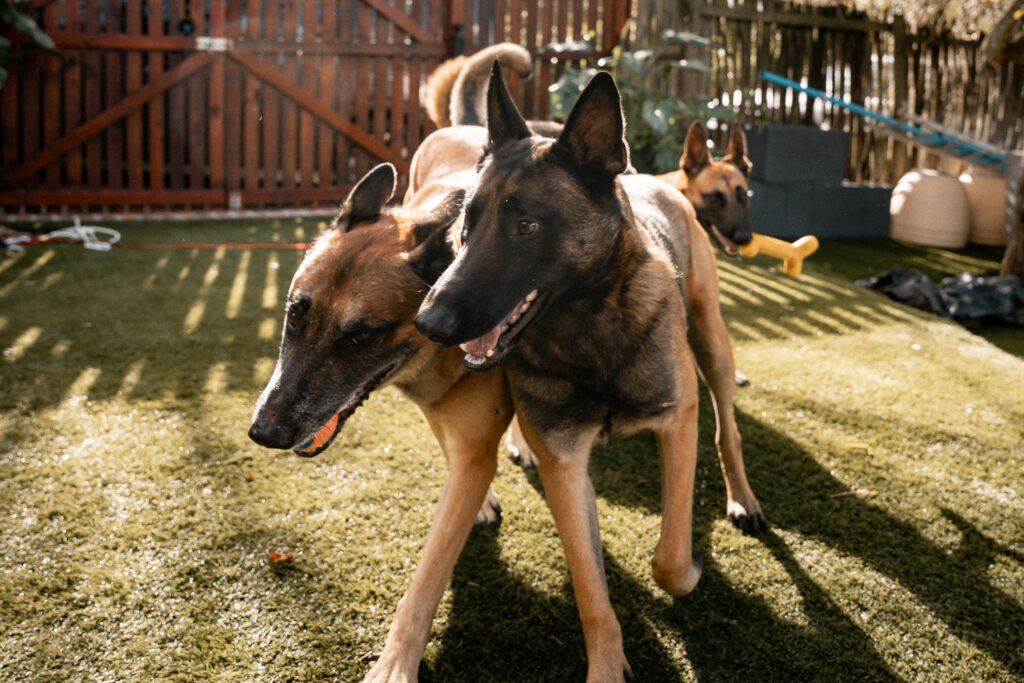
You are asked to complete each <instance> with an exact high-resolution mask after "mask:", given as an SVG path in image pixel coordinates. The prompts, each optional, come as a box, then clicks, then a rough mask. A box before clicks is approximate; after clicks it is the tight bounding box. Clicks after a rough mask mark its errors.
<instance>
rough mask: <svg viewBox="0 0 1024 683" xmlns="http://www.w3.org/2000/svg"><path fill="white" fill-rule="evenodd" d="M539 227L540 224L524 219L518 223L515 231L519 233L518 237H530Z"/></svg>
mask: <svg viewBox="0 0 1024 683" xmlns="http://www.w3.org/2000/svg"><path fill="white" fill-rule="evenodd" d="M539 227H540V223H538V222H537V221H531V220H525V219H524V220H521V221H519V225H518V226H516V229H517V230H518V231H519V234H520V235H532V234H533V233H535V232H537V228H539Z"/></svg>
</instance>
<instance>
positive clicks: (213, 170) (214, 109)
mask: <svg viewBox="0 0 1024 683" xmlns="http://www.w3.org/2000/svg"><path fill="white" fill-rule="evenodd" d="M207 2H208V3H209V7H210V35H211V36H213V37H215V38H224V37H225V26H226V24H227V2H226V0H207ZM224 62H225V58H224V55H223V54H221V55H218V56H217V59H215V60H214V61H213V63H212V64H211V65H210V77H209V83H208V86H209V89H208V90H207V106H206V111H207V114H206V116H207V121H208V124H207V128H208V130H209V141H208V144H207V150H206V153H207V156H208V159H209V172H210V176H209V182H210V187H211V188H219V187H223V186H224V137H225V132H224V88H225V81H224Z"/></svg>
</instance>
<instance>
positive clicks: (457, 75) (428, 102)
mask: <svg viewBox="0 0 1024 683" xmlns="http://www.w3.org/2000/svg"><path fill="white" fill-rule="evenodd" d="M495 59H497V60H498V62H499V63H500V64H501V65H502V66H504V67H506V68H509V69H512V70H513V71H515V72H516V74H518V75H519V76H521V77H527V76H529V75H530V73H531V72H532V71H533V58H532V57H531V55H530V53H529V52H528V51H527V50H526V49H525V48H523V47H521V46H519V45H516V44H514V43H499V44H497V45H491V46H489V47H486V48H484V49H483V50H480V51H479V52H477V53H475V54H473V55H471V56H465V55H460V56H458V57H453V58H452V59H449V60H447V61H445V62H443V63H442V64H441V65H440V66H439V67H437V68H436V69H435V70H434V71H433V73H431V74H430V76H429V77H428V78H427V84H426V87H425V94H424V98H423V102H424V104H423V107H424V108H425V109H426V110H427V116H429V117H430V120H431V121H433V122H434V125H436V126H437V127H438V128H446V127H448V126H451V125H459V124H462V123H473V124H478V125H480V124H485V123H486V120H485V119H483V118H482V117H481V116H480V115H479V114H480V113H482V112H484V111H485V110H486V99H487V77H488V75H489V74H490V70H491V64H492V63H493V61H494V60H495ZM467 99H468V100H471V101H470V102H467V101H466V100H467ZM467 105H469V106H467ZM467 117H468V120H467Z"/></svg>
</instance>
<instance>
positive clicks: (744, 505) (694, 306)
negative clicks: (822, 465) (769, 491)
mask: <svg viewBox="0 0 1024 683" xmlns="http://www.w3.org/2000/svg"><path fill="white" fill-rule="evenodd" d="M705 252H708V253H705ZM694 261H695V263H697V264H700V265H701V267H700V268H699V270H700V272H702V273H703V277H701V278H697V277H696V276H691V277H690V278H689V279H688V280H687V282H686V291H687V298H688V302H687V315H688V316H689V321H690V326H689V328H688V336H689V341H690V347H691V348H692V349H693V353H694V355H695V356H696V360H697V365H698V366H699V367H700V371H701V375H702V376H703V378H704V381H705V382H707V385H708V388H709V389H710V391H711V402H712V405H713V406H714V409H715V425H716V432H715V445H716V447H717V448H718V462H719V464H720V465H721V466H722V474H723V475H724V477H725V493H726V514H727V515H728V517H729V521H731V522H732V523H733V525H734V526H735V527H736V528H738V529H739V530H740V531H742V532H743V533H745V534H757V533H760V532H761V531H762V530H764V529H765V528H767V526H768V523H767V522H766V521H765V518H764V513H763V512H761V504H760V503H758V502H757V498H756V497H755V496H754V492H753V491H752V490H751V488H750V484H749V483H748V482H747V474H746V470H745V469H744V467H743V448H742V446H741V443H740V432H739V428H738V427H737V426H736V415H735V412H734V410H733V398H734V397H735V395H736V365H735V362H734V360H733V355H732V346H731V344H730V343H729V333H728V331H727V329H726V327H725V321H724V320H723V319H722V311H721V308H720V307H719V304H718V277H717V273H716V271H715V265H714V262H713V260H712V256H711V254H710V247H707V248H706V249H704V250H702V251H701V250H697V249H694ZM695 270H698V269H695Z"/></svg>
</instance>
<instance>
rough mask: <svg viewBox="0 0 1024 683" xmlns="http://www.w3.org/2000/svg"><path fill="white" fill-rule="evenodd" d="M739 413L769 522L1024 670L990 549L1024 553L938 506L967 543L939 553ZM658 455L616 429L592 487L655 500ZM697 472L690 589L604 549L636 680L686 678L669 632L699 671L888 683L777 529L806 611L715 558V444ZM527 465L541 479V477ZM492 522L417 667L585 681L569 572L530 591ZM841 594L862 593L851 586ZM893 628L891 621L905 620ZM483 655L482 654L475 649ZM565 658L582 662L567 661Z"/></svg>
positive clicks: (718, 495) (466, 675) (1023, 643)
mask: <svg viewBox="0 0 1024 683" xmlns="http://www.w3.org/2000/svg"><path fill="white" fill-rule="evenodd" d="M705 403H706V402H705ZM707 412H710V411H707ZM738 419H739V424H740V430H741V433H743V435H744V441H745V445H746V446H747V454H748V457H747V470H748V473H749V476H750V479H751V485H752V486H753V488H754V490H755V492H756V493H757V494H758V496H759V498H760V500H761V503H762V505H763V506H764V509H765V511H766V514H767V516H768V519H769V522H770V524H771V525H772V527H773V529H784V530H787V531H791V532H796V533H799V534H801V535H803V536H806V537H808V538H811V539H815V540H817V541H820V542H822V543H824V544H826V545H828V546H829V547H830V548H832V549H833V550H835V551H837V552H838V553H840V554H842V555H846V556H852V557H856V558H859V559H860V560H861V561H862V562H863V563H864V564H865V565H867V566H868V567H870V568H871V569H872V570H874V571H876V572H878V573H880V574H882V575H884V576H886V577H888V578H890V579H891V580H893V581H894V582H895V583H897V584H898V585H900V586H901V587H902V588H904V589H905V590H907V591H909V592H910V593H912V594H913V595H914V597H915V599H916V600H917V601H919V602H920V603H921V604H922V605H924V606H925V607H926V608H927V609H928V610H930V611H931V613H933V614H934V615H936V616H937V617H938V618H939V619H941V620H942V621H943V622H944V623H945V624H946V627H947V628H948V629H949V631H950V632H951V633H953V634H954V635H955V636H957V637H958V638H960V639H962V640H964V641H966V642H968V643H972V644H973V645H975V646H976V647H977V648H979V649H980V650H983V651H984V652H986V653H987V654H988V655H990V656H991V657H992V658H993V659H995V660H997V661H999V662H1001V663H1002V664H1003V665H1005V666H1006V667H1007V669H1008V670H1010V671H1014V672H1020V671H1024V655H1022V653H1024V635H1022V633H1021V632H1020V630H1019V629H1015V628H1014V627H1013V626H1012V625H1014V624H1021V623H1024V608H1022V606H1021V605H1020V604H1018V603H1017V602H1016V601H1015V600H1014V599H1013V598H1011V597H1010V596H1009V595H1007V594H1006V593H1005V592H1003V591H1002V590H1000V589H999V588H997V587H995V586H993V585H992V584H991V583H990V582H989V580H988V578H987V576H986V570H987V567H988V565H989V564H990V563H991V561H992V560H993V559H994V558H995V557H996V556H998V555H1006V556H1009V557H1011V558H1013V559H1015V560H1016V561H1021V559H1022V558H1021V556H1020V553H1018V552H1016V551H1014V550H1013V549H1011V548H1007V547H1005V546H1002V545H1000V544H998V543H996V542H994V541H992V540H991V539H989V538H987V537H986V536H985V535H984V534H982V533H981V532H980V531H978V530H977V529H976V528H975V527H974V526H972V525H971V524H970V523H969V522H967V521H966V520H965V519H964V518H963V517H961V516H960V515H959V514H957V513H956V512H954V511H952V510H948V509H944V510H943V514H944V515H945V517H946V518H947V519H948V520H949V521H950V522H951V523H952V524H953V525H954V526H955V527H956V528H957V529H959V530H960V531H961V533H962V534H963V538H962V541H961V543H960V547H959V548H958V549H957V550H955V551H954V552H952V553H948V552H947V550H946V549H945V548H942V547H939V546H938V545H936V544H935V543H934V542H932V541H931V540H929V539H927V538H925V537H924V536H922V535H921V533H920V532H919V531H918V530H917V529H915V528H914V527H913V526H912V525H911V524H909V523H908V522H906V521H903V520H901V519H899V518H897V517H895V516H894V515H893V514H890V513H889V512H887V511H886V510H885V509H884V508H882V507H881V506H879V505H877V504H875V503H873V502H871V501H868V500H864V499H861V498H858V497H855V496H842V497H841V498H836V497H834V494H837V493H844V492H848V491H849V489H848V488H847V487H846V486H844V485H843V484H842V483H841V482H840V481H838V480H837V479H836V478H835V477H834V476H832V475H831V474H830V473H829V471H828V470H827V469H826V468H825V467H823V466H822V465H821V464H820V463H819V462H817V461H816V460H815V459H814V458H813V457H812V456H811V455H810V454H809V453H808V452H806V451H805V450H803V449H802V448H800V446H798V445H797V444H796V443H795V442H793V441H792V440H790V439H788V438H787V437H786V436H784V435H783V434H780V433H779V432H777V431H776V430H774V429H772V428H770V427H768V426H766V425H765V424H763V423H761V422H759V421H757V420H755V419H753V418H751V417H750V416H749V415H745V414H742V413H740V414H739V415H738ZM823 419H827V416H825V417H823ZM709 433H713V417H711V416H710V415H709V414H702V425H701V434H702V435H703V434H709ZM657 463H658V458H657V453H656V448H655V445H654V442H653V439H651V438H649V437H644V436H640V437H634V438H630V439H624V440H615V441H613V442H611V443H610V444H609V445H608V446H606V447H601V448H598V449H595V452H594V455H593V458H592V465H591V475H592V477H593V480H594V485H595V488H596V490H597V494H598V496H599V497H602V498H604V499H606V500H608V501H610V502H613V503H615V504H617V505H627V506H631V507H635V508H639V509H643V510H645V511H651V512H656V511H657V510H658V508H659V507H660V473H659V471H658V465H657ZM698 469H699V471H698V477H697V482H698V489H699V490H698V493H697V502H696V505H695V521H694V540H695V548H696V549H697V552H701V551H702V547H704V548H705V550H703V554H704V558H705V568H704V575H703V576H702V578H701V581H700V583H699V584H698V586H697V589H696V590H695V592H694V593H692V594H691V595H689V596H687V597H685V598H682V599H679V600H675V601H671V600H669V599H667V597H666V596H665V595H664V594H661V593H656V594H652V592H651V591H650V590H649V588H648V585H649V584H648V585H644V584H641V583H640V582H639V581H638V580H637V577H635V576H633V575H631V574H630V573H629V572H628V571H625V570H623V569H622V568H621V566H620V565H619V564H618V563H617V562H616V560H615V558H614V557H611V556H609V555H608V554H607V553H606V555H605V566H606V570H607V574H608V581H609V587H610V592H611V596H612V602H613V605H615V607H616V609H617V612H618V615H619V619H620V622H621V624H622V628H623V637H624V640H625V645H626V655H627V657H628V658H629V661H630V664H631V665H632V667H633V669H634V672H635V673H636V674H637V676H638V680H658V681H663V680H664V681H672V680H680V678H681V672H679V671H678V670H677V669H676V666H677V665H676V664H674V663H673V659H672V657H671V656H670V654H669V653H667V652H666V651H665V646H664V644H663V642H662V641H660V640H659V635H660V634H661V633H663V632H666V631H668V632H674V633H676V634H677V635H678V637H679V639H680V640H681V641H682V642H683V643H685V650H686V652H685V660H686V661H688V662H689V664H690V666H692V668H693V672H694V674H695V675H696V677H697V679H698V680H719V679H722V678H734V677H752V678H759V677H762V678H763V677H768V678H786V679H795V680H812V679H827V678H836V677H838V678H842V679H864V680H897V679H898V676H897V675H896V674H894V673H893V671H892V670H891V668H890V666H889V664H888V663H887V662H886V660H885V658H884V657H883V655H882V654H881V653H880V652H879V651H878V650H877V648H876V645H875V644H874V642H873V640H872V638H873V636H872V635H871V634H869V633H867V632H866V631H865V630H864V628H862V627H861V626H860V625H859V624H858V623H856V622H855V621H854V620H853V619H852V618H851V616H850V615H849V612H850V611H851V609H856V608H855V607H853V608H851V607H850V606H849V605H846V606H845V607H844V606H842V605H840V604H839V603H838V602H837V595H836V594H835V589H832V588H830V587H829V586H828V585H821V584H819V582H818V580H816V579H815V578H814V577H813V576H812V575H811V573H810V572H809V571H808V570H807V568H805V567H804V565H803V564H802V561H801V559H800V558H799V557H797V556H796V555H795V554H794V552H793V550H792V549H791V547H790V546H789V545H787V543H786V542H785V541H784V540H783V539H782V538H781V537H780V536H779V535H778V534H777V533H776V532H775V531H774V530H773V529H769V531H768V532H766V533H765V534H763V535H761V536H760V537H759V539H758V540H759V541H760V543H762V544H763V545H764V547H765V548H766V549H767V550H768V551H769V552H770V553H771V555H772V556H773V558H774V559H775V561H777V562H778V563H779V564H780V565H781V566H782V567H783V568H784V570H785V572H786V574H787V575H788V577H789V581H790V582H791V583H792V586H793V587H794V588H795V589H796V591H797V592H798V593H799V595H800V598H801V604H802V613H803V614H802V616H803V619H804V621H805V622H806V623H798V622H792V621H788V620H786V619H783V618H780V616H779V615H778V614H777V610H776V609H773V607H777V606H773V605H772V604H770V602H769V601H768V600H766V599H765V598H764V597H763V596H762V595H753V594H749V593H748V592H746V591H744V590H743V589H741V588H738V587H737V586H736V584H735V581H734V580H731V579H730V577H729V575H727V574H726V573H724V572H723V571H722V570H721V569H720V568H719V567H718V566H716V564H715V562H714V558H713V556H711V554H710V553H709V552H707V550H706V545H707V539H708V537H709V536H710V533H711V526H712V524H714V523H715V522H716V521H717V520H719V519H720V518H721V516H722V514H723V512H722V510H723V509H724V495H725V493H724V485H723V484H722V481H721V476H720V473H719V470H718V466H717V462H716V461H715V457H714V453H713V449H711V448H710V447H709V446H705V447H704V448H703V449H702V452H701V454H700V464H699V468H698ZM527 476H528V477H529V479H530V482H531V483H532V484H533V486H534V487H535V488H537V490H538V491H542V488H541V485H540V482H539V478H538V477H537V475H536V474H535V473H528V474H527ZM497 533H499V531H497V530H493V529H479V530H477V531H475V532H474V534H473V536H472V537H471V538H470V541H469V543H468V544H467V547H466V550H465V551H464V552H463V555H462V557H461V559H460V561H459V565H458V566H457V568H456V572H455V576H454V580H453V584H452V591H453V606H452V610H451V613H450V615H449V620H448V625H447V627H446V629H445V631H444V633H443V635H442V636H441V639H440V640H441V646H440V651H439V654H438V656H437V658H436V660H435V661H436V664H435V666H434V667H433V668H432V669H426V668H425V669H424V671H423V674H424V680H483V679H487V680H502V679H501V678H500V677H495V672H496V671H497V672H506V671H512V672H517V673H516V674H515V675H514V678H516V679H521V676H520V674H522V675H525V676H526V678H528V679H530V680H575V679H582V678H583V677H584V676H585V668H584V664H583V661H584V657H585V652H584V647H583V640H582V633H581V629H580V625H579V619H578V617H577V614H576V609H575V600H574V598H573V596H572V591H571V587H570V586H569V583H568V576H566V583H565V586H564V589H563V590H562V592H561V593H560V594H559V595H557V596H554V597H552V596H549V595H542V594H539V593H538V592H537V591H535V590H534V589H533V588H531V587H530V586H529V585H527V584H526V583H524V582H523V580H522V579H520V578H517V577H516V575H515V574H514V573H513V572H512V571H511V570H510V568H509V567H507V566H506V565H505V564H504V562H503V561H502V559H501V558H500V557H499V549H498V544H497V542H496V540H495V538H496V536H495V535H496V534H497ZM737 533H738V532H737ZM850 597H851V600H852V601H853V603H854V604H855V603H856V596H850ZM839 599H840V600H841V597H840V598H839ZM891 628H892V629H893V630H895V631H898V630H899V628H900V625H899V624H898V623H894V624H892V626H891ZM893 635H894V636H898V635H899V634H898V633H894V634H893ZM481 653H490V654H487V655H484V657H483V658H482V659H481ZM572 662H578V665H577V666H575V667H573V666H572ZM467 667H468V668H467ZM545 672H547V673H545ZM510 680H511V679H510Z"/></svg>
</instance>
